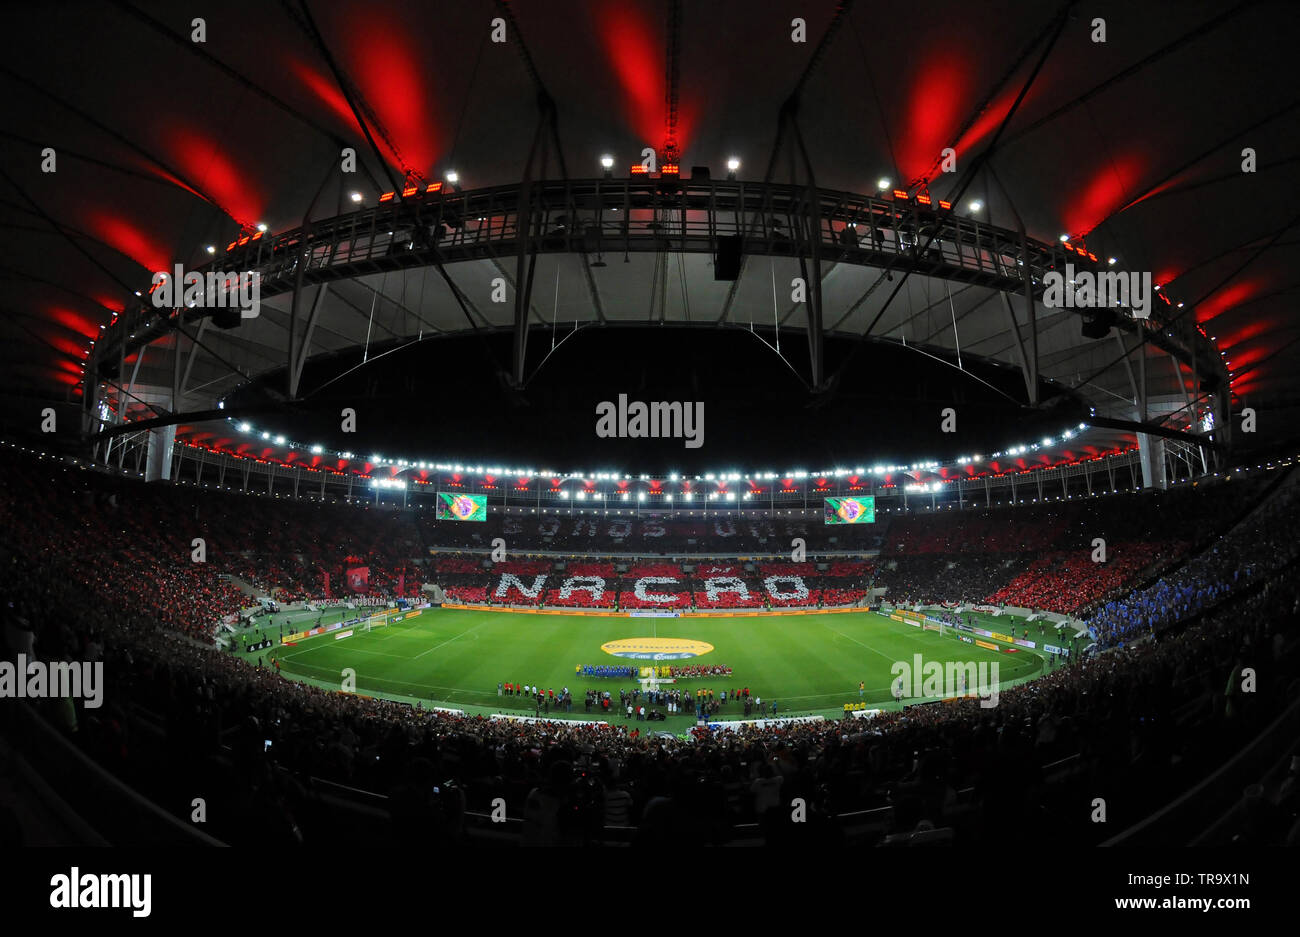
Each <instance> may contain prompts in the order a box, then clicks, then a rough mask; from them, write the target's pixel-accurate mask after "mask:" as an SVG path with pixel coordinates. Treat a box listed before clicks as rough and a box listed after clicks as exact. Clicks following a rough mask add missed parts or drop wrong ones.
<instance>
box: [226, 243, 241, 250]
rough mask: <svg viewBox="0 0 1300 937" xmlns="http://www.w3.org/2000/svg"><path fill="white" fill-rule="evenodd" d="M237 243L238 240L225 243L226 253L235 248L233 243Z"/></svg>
mask: <svg viewBox="0 0 1300 937" xmlns="http://www.w3.org/2000/svg"><path fill="white" fill-rule="evenodd" d="M238 243H239V242H238V241H231V242H230V243H229V244H227V245H226V253H229V252H230V251H233V250H234V249H235V245H236V244H238Z"/></svg>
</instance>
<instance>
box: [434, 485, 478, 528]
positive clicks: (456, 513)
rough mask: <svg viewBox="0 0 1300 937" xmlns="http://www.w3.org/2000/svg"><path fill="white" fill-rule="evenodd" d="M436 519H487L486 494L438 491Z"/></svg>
mask: <svg viewBox="0 0 1300 937" xmlns="http://www.w3.org/2000/svg"><path fill="white" fill-rule="evenodd" d="M437 516H438V520H440V521H485V520H487V495H457V494H449V493H448V492H445V491H440V492H438V515H437Z"/></svg>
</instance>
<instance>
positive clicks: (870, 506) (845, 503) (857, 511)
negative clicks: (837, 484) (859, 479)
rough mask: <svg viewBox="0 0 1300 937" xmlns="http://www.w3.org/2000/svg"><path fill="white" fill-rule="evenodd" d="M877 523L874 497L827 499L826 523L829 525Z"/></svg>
mask: <svg viewBox="0 0 1300 937" xmlns="http://www.w3.org/2000/svg"><path fill="white" fill-rule="evenodd" d="M875 522H876V499H875V496H874V495H864V496H863V497H861V498H827V499H826V523H828V524H874V523H875Z"/></svg>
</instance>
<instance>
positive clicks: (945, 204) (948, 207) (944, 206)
mask: <svg viewBox="0 0 1300 937" xmlns="http://www.w3.org/2000/svg"><path fill="white" fill-rule="evenodd" d="M939 207H940V208H942V209H943V210H944V211H952V202H945V201H944V200H943V199H939Z"/></svg>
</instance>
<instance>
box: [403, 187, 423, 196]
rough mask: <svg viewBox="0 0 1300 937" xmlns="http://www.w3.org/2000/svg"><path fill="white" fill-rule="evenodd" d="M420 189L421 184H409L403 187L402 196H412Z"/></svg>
mask: <svg viewBox="0 0 1300 937" xmlns="http://www.w3.org/2000/svg"><path fill="white" fill-rule="evenodd" d="M419 190H420V187H419V186H415V185H408V186H407V187H406V188H404V189H402V198H410V197H411V196H412V195H414V194H415V193H416V192H418V191H419Z"/></svg>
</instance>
